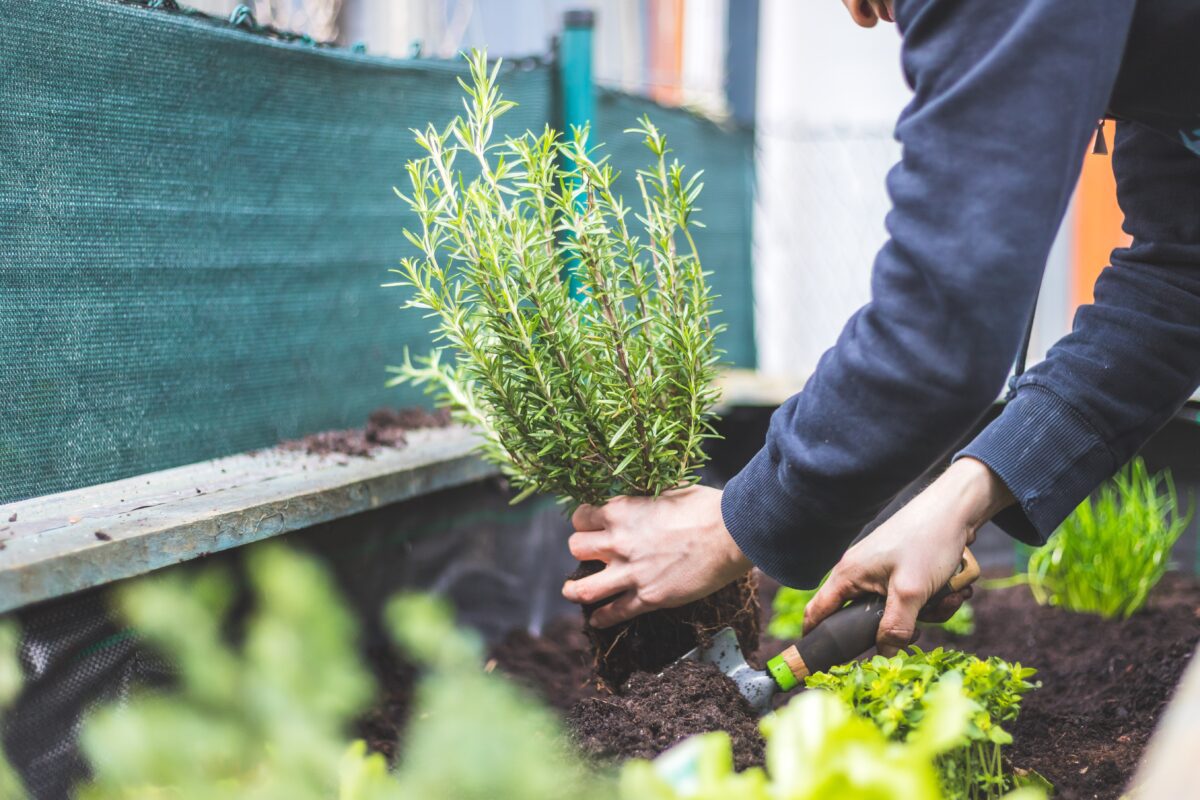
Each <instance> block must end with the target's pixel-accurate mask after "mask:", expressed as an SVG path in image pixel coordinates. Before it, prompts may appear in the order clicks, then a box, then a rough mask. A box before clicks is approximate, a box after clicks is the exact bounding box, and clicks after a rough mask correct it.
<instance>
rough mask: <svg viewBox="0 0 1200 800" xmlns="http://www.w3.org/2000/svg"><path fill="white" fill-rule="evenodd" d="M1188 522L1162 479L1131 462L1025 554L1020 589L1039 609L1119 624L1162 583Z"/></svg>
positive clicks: (1166, 473) (1167, 480)
mask: <svg viewBox="0 0 1200 800" xmlns="http://www.w3.org/2000/svg"><path fill="white" fill-rule="evenodd" d="M1190 518H1191V514H1190V513H1181V512H1180V510H1179V502H1178V498H1177V497H1176V495H1175V484H1174V482H1173V481H1172V480H1171V473H1170V471H1169V470H1167V471H1163V472H1160V473H1157V474H1153V475H1151V474H1150V473H1149V472H1148V471H1147V469H1146V464H1145V463H1144V462H1143V461H1142V459H1140V458H1135V459H1134V460H1133V461H1132V462H1130V464H1129V465H1128V466H1127V467H1126V468H1125V469H1123V470H1122V471H1121V472H1120V473H1118V474H1117V475H1115V476H1114V477H1113V479H1112V480H1111V481H1109V482H1108V483H1106V484H1105V485H1104V486H1103V487H1101V489H1100V491H1099V492H1098V493H1097V494H1096V496H1095V497H1094V498H1089V499H1087V500H1084V501H1083V502H1082V503H1080V504H1079V507H1078V508H1076V509H1075V510H1074V511H1073V512H1071V516H1069V517H1067V519H1066V520H1065V521H1064V522H1063V524H1062V525H1061V526H1059V529H1058V530H1057V531H1055V532H1054V535H1053V536H1051V537H1050V540H1049V541H1048V542H1046V545H1045V546H1044V547H1042V548H1040V549H1038V550H1035V551H1033V552H1032V553H1031V555H1030V557H1029V568H1028V571H1027V572H1026V573H1025V575H1024V580H1023V582H1028V583H1029V588H1030V590H1031V591H1032V592H1033V596H1034V598H1036V599H1037V601H1038V602H1039V603H1041V604H1042V605H1055V606H1062V607H1064V608H1067V609H1069V610H1071V611H1084V612H1090V613H1093V614H1099V615H1101V616H1103V617H1108V618H1114V617H1121V618H1126V617H1128V616H1129V615H1130V614H1133V613H1134V612H1135V611H1137V610H1138V609H1139V608H1141V607H1142V606H1143V605H1145V603H1146V598H1147V597H1148V596H1149V594H1150V590H1151V589H1153V588H1154V587H1155V585H1157V584H1158V582H1159V580H1161V579H1162V576H1163V573H1165V572H1166V570H1167V564H1168V561H1169V559H1170V556H1171V548H1172V546H1174V544H1175V540H1176V539H1178V538H1179V535H1180V534H1181V533H1183V531H1184V529H1185V528H1186V527H1187V524H1188V521H1189V519H1190Z"/></svg>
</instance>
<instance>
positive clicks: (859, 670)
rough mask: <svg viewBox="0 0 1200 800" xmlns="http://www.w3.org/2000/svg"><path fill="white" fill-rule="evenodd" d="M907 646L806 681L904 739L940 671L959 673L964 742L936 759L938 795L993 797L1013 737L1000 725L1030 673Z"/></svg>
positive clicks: (1003, 778) (1016, 705) (1002, 785)
mask: <svg viewBox="0 0 1200 800" xmlns="http://www.w3.org/2000/svg"><path fill="white" fill-rule="evenodd" d="M909 649H910V651H911V652H909V653H900V654H899V655H896V656H893V657H892V658H884V657H883V656H875V657H874V658H871V659H869V660H867V661H861V662H855V663H851V664H845V665H842V666H837V667H834V668H832V669H831V670H829V672H821V673H817V674H815V675H810V676H809V677H808V678H807V680H806V681H805V683H806V685H807V686H809V687H810V688H819V689H825V690H827V691H832V692H834V693H835V694H837V695H838V696H839V697H841V698H842V700H844V701H845V702H847V703H848V704H850V706H851V707H852V708H853V709H854V710H855V711H856V712H857V713H858V714H859V716H862V717H865V718H867V719H870V720H871V721H873V722H874V723H875V725H876V726H877V727H878V728H879V730H880V731H882V732H883V733H884V735H886V736H889V737H891V738H892V739H894V740H896V741H906V740H907V739H908V737H909V735H910V733H911V732H912V731H913V730H915V729H918V728H920V727H921V723H922V720H923V719H924V718H925V716H926V714H927V713H928V709H927V706H926V698H927V696H928V694H929V692H930V691H931V690H932V689H933V687H934V686H935V685H937V684H938V682H939V681H941V680H943V679H944V676H946V675H949V674H961V676H962V691H963V693H964V694H965V695H966V698H967V699H968V700H969V701H970V702H971V704H972V713H971V716H970V722H969V724H968V725H967V730H966V733H965V735H964V739H963V743H962V744H961V745H960V746H959V747H958V748H956V749H953V750H950V751H949V752H947V753H945V754H943V755H941V756H940V757H939V758H938V760H937V768H938V774H939V778H940V783H941V788H942V793H943V795H944V796H945V797H946V798H951V799H952V800H960V799H961V800H984V799H985V798H988V799H990V798H997V797H1000V796H1001V795H1002V794H1003V793H1004V791H1005V790H1006V789H1008V788H1012V784H1013V780H1012V779H1011V777H1010V776H1008V775H1006V774H1005V772H1004V769H1003V761H1002V758H1001V748H1002V747H1003V746H1004V745H1007V744H1009V743H1011V742H1012V737H1011V736H1010V735H1009V734H1008V732H1007V731H1005V730H1004V728H1002V727H1001V723H1006V722H1010V721H1012V720H1014V719H1016V718H1017V713H1018V712H1019V711H1020V708H1021V697H1022V695H1024V694H1025V693H1026V692H1028V691H1029V690H1030V689H1032V688H1034V686H1035V685H1034V684H1033V683H1030V682H1029V680H1028V679H1029V678H1030V677H1031V676H1032V675H1033V674H1034V672H1035V670H1032V669H1028V668H1026V667H1022V666H1021V665H1020V664H1010V663H1009V662H1007V661H1004V660H1002V659H999V658H996V657H994V656H993V657H991V658H988V659H987V660H986V661H983V660H980V659H979V658H977V657H976V656H973V655H970V654H968V653H963V652H959V651H957V650H943V649H942V648H940V647H939V648H937V649H935V650H930V651H928V652H926V651H923V650H921V649H920V648H919V647H915V646H912V647H910V648H909ZM956 680H957V678H956Z"/></svg>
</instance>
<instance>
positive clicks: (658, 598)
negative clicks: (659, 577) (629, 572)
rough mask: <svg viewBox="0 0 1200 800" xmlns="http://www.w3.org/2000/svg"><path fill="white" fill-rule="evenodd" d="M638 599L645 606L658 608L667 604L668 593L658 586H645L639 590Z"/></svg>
mask: <svg viewBox="0 0 1200 800" xmlns="http://www.w3.org/2000/svg"><path fill="white" fill-rule="evenodd" d="M638 599H639V600H641V601H642V603H643V604H644V605H647V606H653V607H658V606H661V605H662V604H663V603H664V602H666V599H667V597H666V593H665V592H663V590H662V589H661V588H660V587H658V586H644V587H642V588H641V589H639V590H638Z"/></svg>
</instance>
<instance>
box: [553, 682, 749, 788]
mask: <svg viewBox="0 0 1200 800" xmlns="http://www.w3.org/2000/svg"><path fill="white" fill-rule="evenodd" d="M567 724H568V728H569V730H570V732H571V735H572V737H573V738H574V739H575V741H576V743H577V744H578V745H579V747H580V749H582V750H583V751H584V752H585V753H587V754H588V755H590V756H592V757H594V758H596V759H598V760H601V761H611V760H617V759H625V758H653V757H654V756H656V755H658V754H659V753H661V752H663V751H664V750H666V749H668V748H669V747H671V745H674V744H676V743H678V742H679V741H680V740H682V739H684V738H685V737H687V736H690V735H692V734H694V733H705V732H707V731H716V730H723V731H726V732H727V733H728V734H729V737H730V739H731V740H732V741H733V758H734V765H735V766H736V767H737V768H738V769H739V770H741V769H745V768H746V767H749V766H753V765H756V764H762V762H763V748H764V742H763V738H762V734H761V733H760V732H759V730H758V717H757V716H756V715H755V713H754V711H753V710H752V709H751V708H750V706H749V705H748V704H747V703H746V701H745V699H743V698H742V696H741V694H740V693H739V692H738V690H737V686H736V685H735V684H734V683H733V681H731V680H729V678H727V677H725V675H724V674H722V673H721V671H720V670H718V669H717V668H716V667H715V666H713V665H712V664H698V663H695V662H691V661H685V662H683V663H680V664H676V665H674V666H671V667H669V668H667V670H666V671H665V672H663V673H662V674H661V675H655V674H652V673H648V672H637V673H634V674H633V676H632V677H630V679H629V680H628V681H626V682H625V684H624V685H623V686H622V687H621V692H620V693H619V694H615V695H611V696H607V697H592V698H587V699H584V700H581V701H580V702H579V703H577V704H576V705H575V707H574V708H573V709H571V711H570V713H569V714H568V715H567Z"/></svg>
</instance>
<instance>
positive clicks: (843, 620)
mask: <svg viewBox="0 0 1200 800" xmlns="http://www.w3.org/2000/svg"><path fill="white" fill-rule="evenodd" d="M978 577H979V563H978V562H977V561H976V560H975V556H973V555H971V551H970V550H963V557H962V562H961V563H960V564H959V567H958V571H957V572H956V573H954V575H953V576H952V577H951V578H950V580H949V581H947V582H946V585H945V586H943V587H942V588H941V589H940V590H939V591H938V592H937V594H935V595H934V596H933V597H932V598H930V600H929V602H930V603H936V602H937V601H938V600H941V599H942V598H943V597H945V596H946V595H947V594H949V593H950V592H957V591H959V590H961V589H964V588H966V587H967V586H969V585H970V584H971V583H973V582H974V581H975V579H976V578H978ZM883 607H884V598H882V597H879V596H878V595H872V596H870V597H865V598H863V599H861V600H855V601H854V602H853V603H850V604H849V605H847V606H845V607H844V608H842V609H839V610H838V611H835V612H834V613H832V614H830V615H829V616H828V617H826V618H825V619H824V620H823V621H822V622H821V624H820V625H819V626H818V627H817V628H816V630H814V631H813V632H812V633H810V634H808V635H807V636H805V637H804V638H803V639H801V640H800V641H799V643H797V644H795V645H793V646H791V647H789V648H788V649H787V650H784V651H783V652H782V653H780V654H779V655H777V656H775V657H774V658H772V659H771V660H770V661H768V662H767V669H768V670H769V671H770V673H771V675H772V676H773V677H774V678H775V682H776V683H777V684H779V688H780V689H782V690H783V691H787V690H788V689H792V688H794V687H796V686H797V685H799V684H800V683H803V682H804V679H805V678H807V677H808V676H809V675H811V674H812V673H814V672H824V671H825V670H827V669H829V668H830V667H832V666H834V665H836V664H844V663H846V662H847V661H850V660H851V659H853V658H855V657H856V656H858V655H859V654H860V653H863V652H864V651H866V650H869V649H870V648H871V647H872V645H874V644H875V637H876V635H877V633H878V632H879V621H880V619H881V618H882V617H883Z"/></svg>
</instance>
